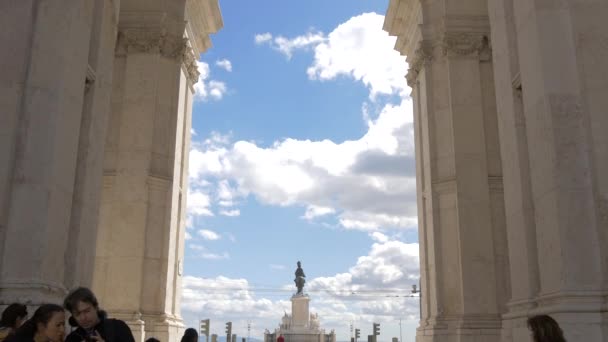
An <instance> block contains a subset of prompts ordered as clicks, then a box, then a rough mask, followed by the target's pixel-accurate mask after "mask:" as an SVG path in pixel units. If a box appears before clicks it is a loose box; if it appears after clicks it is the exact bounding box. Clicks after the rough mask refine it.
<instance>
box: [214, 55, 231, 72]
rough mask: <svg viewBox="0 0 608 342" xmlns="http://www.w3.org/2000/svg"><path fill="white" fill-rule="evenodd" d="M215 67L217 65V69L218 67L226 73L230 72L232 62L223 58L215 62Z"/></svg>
mask: <svg viewBox="0 0 608 342" xmlns="http://www.w3.org/2000/svg"><path fill="white" fill-rule="evenodd" d="M215 65H217V66H218V67H220V68H222V69H224V70H226V71H228V72H231V71H232V62H230V61H229V60H227V59H225V58H224V59H220V60H217V61H216V62H215Z"/></svg>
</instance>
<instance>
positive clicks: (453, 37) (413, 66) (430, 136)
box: [385, 0, 509, 341]
mask: <svg viewBox="0 0 608 342" xmlns="http://www.w3.org/2000/svg"><path fill="white" fill-rule="evenodd" d="M469 5H470V6H468V7H466V8H465V9H462V8H458V7H457V6H450V5H449V2H445V3H444V2H443V1H435V2H423V3H420V2H418V1H408V0H403V1H391V3H390V6H389V10H388V12H387V17H386V21H385V29H386V30H388V31H389V32H390V33H391V34H395V35H397V36H398V39H397V46H396V48H397V49H398V50H399V51H401V52H402V53H403V54H405V55H407V56H408V58H407V61H408V63H409V66H410V70H409V72H408V75H407V80H408V84H409V85H410V87H412V98H413V100H414V125H415V138H416V146H417V147H416V165H417V178H418V183H417V184H418V187H417V190H418V213H419V214H418V219H419V232H420V234H419V241H420V245H421V253H420V254H421V288H422V300H423V302H422V319H421V322H420V327H419V329H418V333H417V341H496V340H498V339H500V328H501V318H500V315H501V314H502V313H503V312H504V311H505V303H506V300H507V298H508V293H509V284H508V281H507V280H508V279H509V278H508V257H507V244H506V231H505V218H504V209H503V208H504V204H503V194H502V167H501V159H500V151H499V142H498V128H497V116H496V108H495V94H494V86H493V85H494V80H493V71H492V61H491V40H490V33H489V24H488V20H487V9H486V8H485V6H484V3H483V2H471V3H470V4H469ZM452 11H454V12H458V14H456V13H452ZM467 11H468V12H467Z"/></svg>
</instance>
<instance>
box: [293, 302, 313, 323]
mask: <svg viewBox="0 0 608 342" xmlns="http://www.w3.org/2000/svg"><path fill="white" fill-rule="evenodd" d="M309 303H310V298H309V297H308V296H307V295H305V294H297V295H293V296H292V297H291V315H292V316H291V317H292V318H291V324H292V326H293V327H307V326H308V321H309V319H310V314H309V310H308V305H309Z"/></svg>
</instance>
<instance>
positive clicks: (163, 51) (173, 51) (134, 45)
mask: <svg viewBox="0 0 608 342" xmlns="http://www.w3.org/2000/svg"><path fill="white" fill-rule="evenodd" d="M131 53H157V54H160V55H161V56H163V57H166V58H170V59H174V60H176V61H178V62H181V63H182V67H183V68H184V71H185V72H186V76H187V77H188V81H190V82H191V84H194V83H196V82H197V81H198V77H199V75H200V73H199V72H198V67H197V65H196V60H197V58H196V57H195V56H194V52H193V50H192V47H191V46H190V44H189V42H188V38H186V37H183V36H179V35H175V34H170V33H167V32H164V31H163V30H158V29H148V28H125V29H121V30H120V31H119V32H118V42H117V44H116V55H118V56H121V55H122V56H124V55H127V54H131Z"/></svg>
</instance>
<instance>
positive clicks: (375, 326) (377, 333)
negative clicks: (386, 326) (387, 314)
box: [374, 323, 380, 336]
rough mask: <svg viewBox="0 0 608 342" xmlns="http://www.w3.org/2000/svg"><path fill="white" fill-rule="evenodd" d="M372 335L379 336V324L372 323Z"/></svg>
mask: <svg viewBox="0 0 608 342" xmlns="http://www.w3.org/2000/svg"><path fill="white" fill-rule="evenodd" d="M374 335H375V336H377V335H380V323H374Z"/></svg>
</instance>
